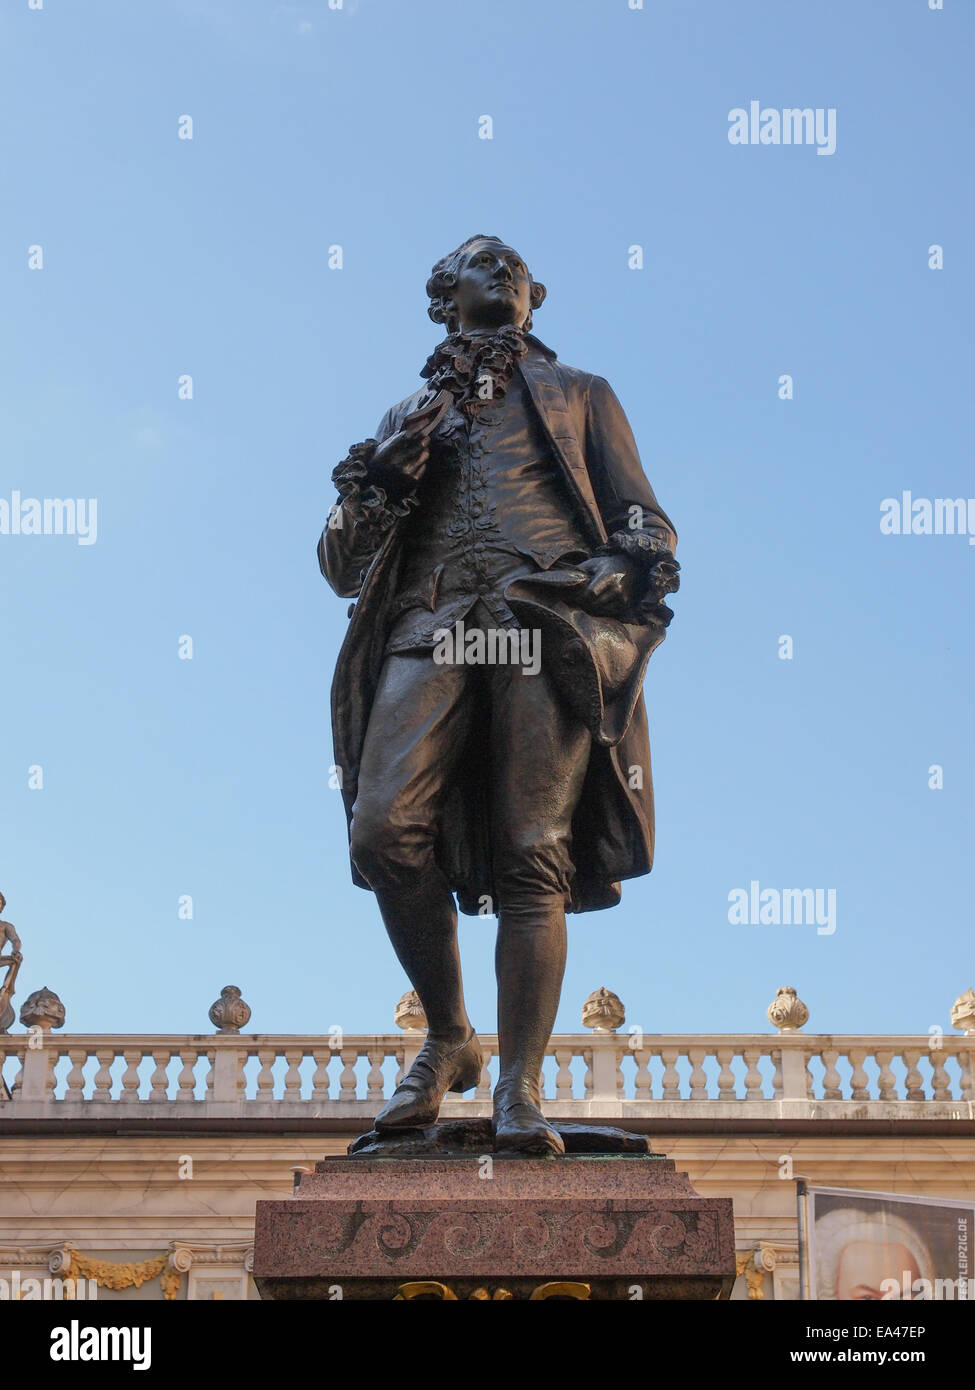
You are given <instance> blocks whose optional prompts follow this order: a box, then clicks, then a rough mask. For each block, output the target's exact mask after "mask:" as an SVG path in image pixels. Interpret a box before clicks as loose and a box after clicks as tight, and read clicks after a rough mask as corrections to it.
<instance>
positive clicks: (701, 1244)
mask: <svg viewBox="0 0 975 1390" xmlns="http://www.w3.org/2000/svg"><path fill="white" fill-rule="evenodd" d="M440 1128H446V1127H440ZM568 1128H569V1127H566V1131H567V1130H568ZM427 1133H428V1135H429V1134H430V1133H431V1132H430V1131H428V1132H427ZM434 1133H435V1132H434ZM477 1137H478V1136H477V1135H473V1144H474V1146H475V1147H476V1140H477ZM484 1137H485V1138H487V1137H488V1136H487V1134H485V1136H484ZM470 1138H471V1136H467V1139H468V1140H469V1139H470ZM377 1139H378V1137H377V1136H367V1137H366V1142H363V1141H362V1140H360V1141H358V1148H359V1152H357V1153H354V1154H350V1156H348V1157H334V1158H326V1159H323V1160H322V1162H320V1163H318V1164H317V1165H316V1167H315V1170H314V1172H312V1173H303V1174H301V1175H300V1180H299V1181H298V1182H297V1184H296V1188H295V1192H294V1195H293V1196H292V1197H291V1198H289V1199H287V1200H285V1201H269V1202H258V1204H257V1217H256V1230H255V1240H254V1279H255V1281H256V1283H257V1286H258V1289H259V1290H260V1293H261V1297H262V1298H276V1299H322V1300H333V1301H336V1300H338V1299H350V1298H351V1299H383V1300H386V1299H396V1298H404V1299H407V1298H431V1299H436V1298H440V1299H467V1298H477V1299H505V1298H513V1299H529V1298H535V1299H540V1298H547V1297H558V1298H583V1299H593V1300H597V1299H630V1300H633V1299H638V1298H642V1299H713V1298H720V1297H727V1296H728V1294H729V1293H730V1290H731V1285H732V1283H733V1282H734V1277H735V1241H734V1221H733V1217H732V1204H731V1199H730V1198H716V1197H701V1196H699V1195H698V1194H697V1193H696V1192H695V1191H694V1189H693V1188H692V1187H691V1184H690V1182H689V1180H688V1178H687V1176H686V1174H684V1173H678V1172H677V1171H676V1169H675V1166H674V1164H673V1162H672V1161H671V1160H670V1159H668V1158H664V1157H662V1156H660V1155H656V1154H650V1153H648V1152H646V1151H645V1150H646V1141H645V1140H640V1139H638V1138H636V1136H633V1135H626V1136H624V1137H623V1139H624V1140H625V1142H623V1143H622V1144H621V1148H620V1149H619V1151H617V1152H614V1153H591V1152H585V1148H586V1143H585V1139H584V1133H583V1134H582V1135H580V1134H576V1136H575V1140H574V1143H573V1142H572V1141H570V1137H569V1135H568V1133H566V1141H567V1147H574V1148H575V1152H568V1153H567V1154H566V1155H565V1156H562V1157H558V1158H529V1157H525V1156H521V1155H511V1156H505V1155H501V1154H493V1153H492V1152H491V1149H490V1143H489V1142H488V1143H487V1144H486V1145H485V1146H484V1148H483V1149H482V1150H481V1152H480V1153H477V1152H472V1151H471V1143H469V1142H467V1141H466V1140H465V1142H463V1143H456V1144H453V1145H450V1144H447V1145H441V1151H440V1152H437V1142H436V1138H434V1139H433V1140H429V1141H428V1142H427V1146H426V1148H424V1144H423V1140H422V1137H420V1138H419V1139H418V1137H417V1136H413V1137H412V1143H411V1142H410V1139H409V1138H408V1137H406V1136H404V1140H401V1141H399V1142H398V1143H394V1144H393V1145H391V1146H390V1148H389V1149H388V1150H387V1151H386V1152H383V1151H382V1144H381V1142H380V1143H379V1145H378V1149H379V1151H378V1152H377V1151H376V1150H377ZM418 1143H419V1145H420V1152H416V1151H415V1150H416V1148H417V1144H418ZM641 1145H642V1147H643V1149H644V1152H639V1151H635V1150H639V1148H640V1146H641ZM444 1150H445V1151H444Z"/></svg>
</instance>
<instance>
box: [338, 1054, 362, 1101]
mask: <svg viewBox="0 0 975 1390" xmlns="http://www.w3.org/2000/svg"><path fill="white" fill-rule="evenodd" d="M341 1055H342V1075H341V1077H340V1078H339V1100H355V1098H356V1094H355V1092H356V1085H357V1084H358V1083H357V1081H356V1074H355V1064H356V1060H357V1058H358V1056H359V1054H358V1053H357V1052H356V1050H355V1048H354V1047H343V1048H342V1054H341Z"/></svg>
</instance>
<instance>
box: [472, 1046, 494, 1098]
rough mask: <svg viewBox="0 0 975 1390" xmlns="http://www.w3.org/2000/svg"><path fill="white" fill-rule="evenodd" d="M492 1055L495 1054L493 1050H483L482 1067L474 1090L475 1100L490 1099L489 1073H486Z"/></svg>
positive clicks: (486, 1048)
mask: <svg viewBox="0 0 975 1390" xmlns="http://www.w3.org/2000/svg"><path fill="white" fill-rule="evenodd" d="M494 1055H495V1053H494V1049H493V1048H488V1047H485V1048H484V1065H483V1067H482V1068H481V1075H480V1079H479V1080H478V1083H477V1085H476V1086H475V1088H474V1099H475V1100H490V1099H491V1073H490V1072H489V1071H488V1066H489V1064H490V1062H491V1059H492V1057H494Z"/></svg>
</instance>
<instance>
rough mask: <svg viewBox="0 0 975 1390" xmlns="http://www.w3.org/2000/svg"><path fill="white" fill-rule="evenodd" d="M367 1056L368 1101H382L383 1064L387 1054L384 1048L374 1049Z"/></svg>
mask: <svg viewBox="0 0 975 1390" xmlns="http://www.w3.org/2000/svg"><path fill="white" fill-rule="evenodd" d="M367 1056H368V1058H369V1073H368V1075H367V1076H366V1100H371V1101H374V1102H375V1101H380V1100H382V1099H383V1084H384V1080H385V1078H384V1077H383V1062H384V1061H385V1060H386V1053H385V1052H384V1051H383V1050H382V1048H373V1049H372V1050H371V1051H370V1052H369V1053H367Z"/></svg>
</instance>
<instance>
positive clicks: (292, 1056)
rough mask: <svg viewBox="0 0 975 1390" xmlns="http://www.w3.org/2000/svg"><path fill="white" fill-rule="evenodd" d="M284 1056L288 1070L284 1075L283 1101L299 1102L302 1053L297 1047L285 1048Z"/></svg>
mask: <svg viewBox="0 0 975 1390" xmlns="http://www.w3.org/2000/svg"><path fill="white" fill-rule="evenodd" d="M284 1055H285V1058H286V1059H287V1063H288V1070H287V1071H286V1072H285V1074H284V1097H283V1099H284V1100H301V1072H300V1070H299V1067H300V1066H301V1062H302V1059H303V1057H304V1055H305V1054H304V1053H303V1052H302V1051H301V1049H300V1048H297V1047H286V1048H285V1049H284Z"/></svg>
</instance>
